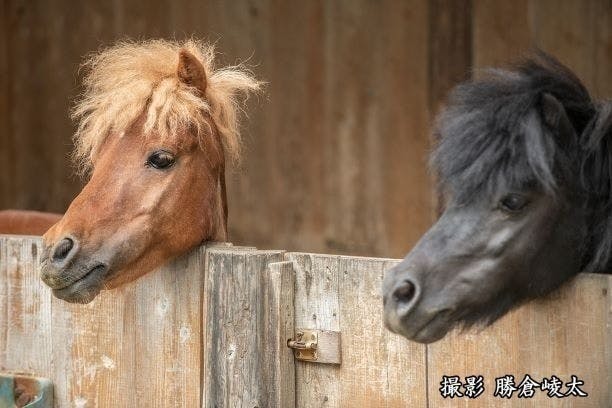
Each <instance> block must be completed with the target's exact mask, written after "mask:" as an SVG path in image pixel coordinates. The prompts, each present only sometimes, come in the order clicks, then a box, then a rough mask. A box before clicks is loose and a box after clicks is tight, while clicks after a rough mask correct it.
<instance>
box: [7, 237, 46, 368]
mask: <svg viewBox="0 0 612 408" xmlns="http://www.w3.org/2000/svg"><path fill="white" fill-rule="evenodd" d="M0 242H1V247H0V308H1V309H0V333H1V334H0V349H1V351H0V357H1V359H0V369H9V370H18V371H24V372H28V373H44V374H45V375H47V376H48V375H49V374H50V373H51V370H52V368H51V361H52V339H51V337H49V336H48V335H42V334H43V333H50V332H51V327H50V326H51V322H52V315H51V299H50V296H49V295H50V293H47V291H45V290H44V287H43V285H41V284H39V282H38V254H39V251H40V239H37V238H30V237H20V238H18V237H9V236H3V237H1V238H0ZM24 351H26V352H24Z"/></svg>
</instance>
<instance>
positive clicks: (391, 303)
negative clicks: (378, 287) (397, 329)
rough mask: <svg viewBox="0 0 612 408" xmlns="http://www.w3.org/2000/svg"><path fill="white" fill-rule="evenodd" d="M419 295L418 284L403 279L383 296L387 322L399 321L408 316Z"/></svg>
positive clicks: (408, 279) (411, 280)
mask: <svg viewBox="0 0 612 408" xmlns="http://www.w3.org/2000/svg"><path fill="white" fill-rule="evenodd" d="M420 295H421V289H420V285H419V284H418V282H416V281H415V280H414V279H410V278H403V279H400V280H399V282H397V283H396V284H395V285H393V286H392V287H391V289H390V290H389V291H387V293H385V294H384V297H383V303H384V305H385V315H388V316H386V317H387V320H388V321H397V322H399V321H401V320H403V319H404V318H406V316H408V315H409V314H410V312H411V311H412V309H414V307H415V306H416V304H417V303H418V301H419V297H420Z"/></svg>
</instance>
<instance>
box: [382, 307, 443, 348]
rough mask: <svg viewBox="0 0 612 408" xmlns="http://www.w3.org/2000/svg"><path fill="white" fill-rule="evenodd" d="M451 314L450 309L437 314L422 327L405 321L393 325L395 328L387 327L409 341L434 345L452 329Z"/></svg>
mask: <svg viewBox="0 0 612 408" xmlns="http://www.w3.org/2000/svg"><path fill="white" fill-rule="evenodd" d="M450 313H451V311H450V309H444V310H440V311H439V312H437V313H435V314H434V315H433V316H432V317H431V318H429V319H428V320H427V321H425V323H422V324H420V325H417V324H411V323H409V322H406V321H405V320H404V321H400V322H398V324H396V325H393V327H392V326H391V325H387V327H388V328H389V329H390V330H391V331H392V332H394V333H397V334H399V335H402V336H404V337H406V338H407V339H409V340H412V341H416V342H418V343H423V344H427V343H433V342H435V341H438V340H440V339H441V338H443V337H444V336H445V335H446V333H448V332H449V331H450V329H451V328H452V324H450V323H449V315H450Z"/></svg>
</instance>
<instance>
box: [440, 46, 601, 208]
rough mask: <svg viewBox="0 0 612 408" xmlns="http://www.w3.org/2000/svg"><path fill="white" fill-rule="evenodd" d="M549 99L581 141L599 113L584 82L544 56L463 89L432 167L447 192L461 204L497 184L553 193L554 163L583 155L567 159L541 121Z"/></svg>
mask: <svg viewBox="0 0 612 408" xmlns="http://www.w3.org/2000/svg"><path fill="white" fill-rule="evenodd" d="M544 94H550V95H552V96H554V97H555V98H556V99H557V100H558V101H559V102H560V103H561V104H562V105H563V106H564V108H565V110H566V113H567V115H568V118H569V120H570V122H571V123H572V125H573V127H574V129H575V131H576V134H577V135H581V134H582V133H583V131H584V130H585V128H586V127H587V125H588V124H589V122H590V121H591V119H592V118H593V116H594V115H595V112H596V108H595V105H594V103H593V101H592V99H591V97H590V95H589V93H588V91H587V90H586V88H585V87H584V85H583V84H582V83H581V82H580V80H579V79H578V78H577V77H576V76H575V75H574V74H573V73H572V72H571V71H570V70H569V69H567V68H566V67H564V66H563V65H562V64H561V63H559V62H558V61H557V60H556V59H554V58H553V57H552V56H549V55H547V54H545V53H543V52H537V53H536V55H535V56H534V57H533V58H531V59H528V60H526V61H524V62H523V63H521V64H519V65H518V66H516V67H515V68H514V69H512V70H501V69H491V70H488V71H485V75H484V77H483V78H480V79H475V80H472V81H468V82H465V83H463V84H461V85H459V86H457V87H456V88H455V89H454V90H453V91H452V92H451V94H450V97H449V101H448V104H447V108H446V109H445V110H444V111H443V112H442V113H441V114H440V115H439V119H438V121H437V124H436V133H437V136H438V140H439V144H438V146H437V148H436V149H435V151H434V153H433V155H432V166H433V168H434V170H435V171H436V173H437V175H438V177H439V182H440V183H441V186H442V187H443V188H445V189H449V190H450V192H451V193H452V194H453V196H454V198H455V199H456V200H458V201H460V202H461V201H467V200H469V199H470V197H474V196H475V195H476V194H479V193H483V190H485V192H486V191H487V190H488V191H492V190H493V187H494V186H496V185H499V183H505V184H506V185H510V186H517V187H519V186H522V185H524V184H527V183H537V184H538V185H539V186H540V187H542V188H543V189H545V190H547V191H549V192H551V193H554V192H555V191H556V187H557V184H558V181H559V180H558V179H559V174H557V170H559V169H556V167H557V168H559V167H560V168H561V170H563V169H564V166H555V163H556V162H557V161H559V160H562V159H563V158H566V159H567V156H571V155H575V154H577V152H576V151H572V149H569V148H568V149H565V151H563V149H562V147H561V146H560V144H559V143H556V142H555V135H553V134H552V132H551V131H550V130H549V129H547V128H546V126H545V125H544V124H543V123H542V121H541V120H540V117H539V113H538V106H539V104H540V101H541V98H542V95H544ZM573 150H576V149H573ZM570 159H571V158H570ZM565 167H567V166H565Z"/></svg>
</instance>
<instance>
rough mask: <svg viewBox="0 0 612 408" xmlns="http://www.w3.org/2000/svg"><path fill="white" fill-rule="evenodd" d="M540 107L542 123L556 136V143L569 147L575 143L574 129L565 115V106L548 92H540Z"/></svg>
mask: <svg viewBox="0 0 612 408" xmlns="http://www.w3.org/2000/svg"><path fill="white" fill-rule="evenodd" d="M540 109H541V114H542V119H543V120H544V124H545V125H546V126H547V127H548V128H549V129H550V130H551V131H552V132H553V133H554V134H555V135H556V136H557V137H558V143H559V144H560V145H561V146H564V147H571V146H572V145H574V144H575V143H576V131H575V130H574V126H572V123H571V122H570V120H569V118H568V117H567V113H566V112H565V108H564V107H563V105H562V104H561V102H559V100H558V99H557V98H555V97H554V96H553V95H551V94H549V93H544V94H542V99H541V101H540Z"/></svg>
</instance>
